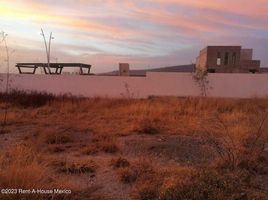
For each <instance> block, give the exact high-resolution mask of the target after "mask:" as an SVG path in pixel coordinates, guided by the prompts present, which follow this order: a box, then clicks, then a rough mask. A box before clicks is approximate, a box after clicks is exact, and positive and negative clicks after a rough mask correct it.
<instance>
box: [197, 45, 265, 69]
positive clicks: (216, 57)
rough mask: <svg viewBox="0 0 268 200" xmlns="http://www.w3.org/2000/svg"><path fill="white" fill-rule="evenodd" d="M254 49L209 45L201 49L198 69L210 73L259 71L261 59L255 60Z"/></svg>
mask: <svg viewBox="0 0 268 200" xmlns="http://www.w3.org/2000/svg"><path fill="white" fill-rule="evenodd" d="M252 58H253V49H242V47H241V46H207V47H206V48H204V49H202V50H201V51H200V55H199V56H198V57H197V60H196V70H201V71H207V72H210V73H257V72H260V60H253V59H252Z"/></svg>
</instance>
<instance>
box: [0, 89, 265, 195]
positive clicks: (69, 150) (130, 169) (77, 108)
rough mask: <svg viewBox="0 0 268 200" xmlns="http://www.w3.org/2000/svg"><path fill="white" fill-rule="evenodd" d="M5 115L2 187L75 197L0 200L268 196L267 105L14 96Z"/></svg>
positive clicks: (3, 103) (3, 102)
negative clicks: (55, 189)
mask: <svg viewBox="0 0 268 200" xmlns="http://www.w3.org/2000/svg"><path fill="white" fill-rule="evenodd" d="M6 111H7V120H6V121H5V120H4V119H5V112H6ZM0 114H1V115H0V122H1V127H0V128H1V134H0V188H1V189H2V188H22V189H47V190H48V189H54V188H58V189H67V190H71V191H72V194H42V195H41V194H31V195H29V194H15V195H14V194H13V195H12V194H10V195H4V194H0V197H1V199H22V198H25V199H26V198H35V199H141V200H142V199H144V200H149V199H161V200H177V199H267V198H268V161H267V158H268V143H267V142H268V125H267V124H268V99H257V98H255V99H241V100H238V99H214V98H171V97H162V98H155V97H152V98H149V99H144V100H134V99H103V98H94V99H84V98H73V97H64V96H63V97H57V98H56V97H53V96H51V95H44V94H29V95H26V94H24V93H18V92H14V93H11V94H10V95H4V94H1V97H0Z"/></svg>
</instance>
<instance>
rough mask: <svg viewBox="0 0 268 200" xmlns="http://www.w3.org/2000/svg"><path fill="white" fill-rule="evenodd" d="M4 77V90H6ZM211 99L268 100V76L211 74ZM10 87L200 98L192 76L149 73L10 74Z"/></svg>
mask: <svg viewBox="0 0 268 200" xmlns="http://www.w3.org/2000/svg"><path fill="white" fill-rule="evenodd" d="M5 78H6V75H5V74H0V90H1V91H4V89H5ZM207 87H208V90H207V94H208V96H211V97H239V98H250V97H256V96H258V97H268V74H209V75H208V84H207ZM10 88H11V89H18V90H26V91H41V92H48V93H53V94H56V95H60V94H72V95H82V96H86V97H96V96H100V97H135V98H146V97H148V96H150V95H155V96H200V95H201V89H200V87H199V86H198V83H197V82H196V81H195V80H194V79H193V76H192V74H191V73H162V72H148V73H147V76H146V77H119V76H79V75H26V74H24V75H22V74H11V75H10Z"/></svg>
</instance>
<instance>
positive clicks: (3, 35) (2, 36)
mask: <svg viewBox="0 0 268 200" xmlns="http://www.w3.org/2000/svg"><path fill="white" fill-rule="evenodd" d="M7 36H8V35H7V34H6V33H5V32H4V31H2V32H1V33H0V41H1V43H0V44H1V45H2V44H3V45H4V49H5V50H4V52H5V54H6V55H5V56H4V61H5V62H6V67H7V72H6V83H5V91H4V93H5V96H6V97H7V96H8V93H9V67H10V60H9V48H8V44H7ZM7 114H8V106H7V104H6V106H5V111H4V118H3V122H2V124H1V130H0V133H4V129H5V127H6V124H7Z"/></svg>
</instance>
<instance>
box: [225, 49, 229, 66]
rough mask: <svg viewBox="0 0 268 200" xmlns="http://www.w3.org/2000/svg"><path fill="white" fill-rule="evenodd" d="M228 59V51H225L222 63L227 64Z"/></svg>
mask: <svg viewBox="0 0 268 200" xmlns="http://www.w3.org/2000/svg"><path fill="white" fill-rule="evenodd" d="M228 60H229V53H228V52H226V53H225V56H224V65H228Z"/></svg>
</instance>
